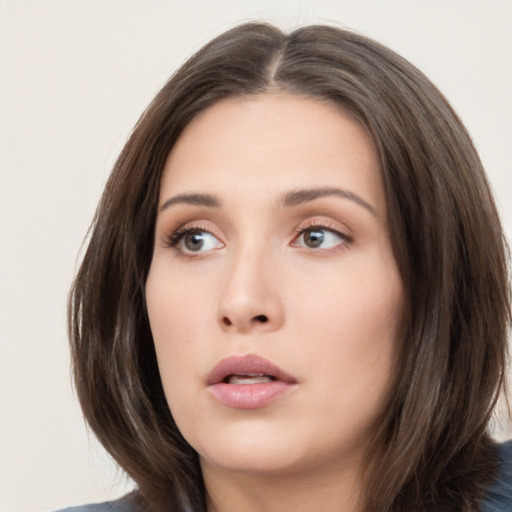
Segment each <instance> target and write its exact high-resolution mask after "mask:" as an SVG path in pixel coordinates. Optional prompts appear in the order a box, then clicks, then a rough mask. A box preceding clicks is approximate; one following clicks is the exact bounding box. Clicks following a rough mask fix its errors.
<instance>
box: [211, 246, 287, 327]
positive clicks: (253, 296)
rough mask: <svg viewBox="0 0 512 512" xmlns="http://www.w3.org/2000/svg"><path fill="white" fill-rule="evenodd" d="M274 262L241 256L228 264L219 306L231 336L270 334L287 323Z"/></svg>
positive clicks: (220, 319)
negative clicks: (256, 332) (258, 333)
mask: <svg viewBox="0 0 512 512" xmlns="http://www.w3.org/2000/svg"><path fill="white" fill-rule="evenodd" d="M276 274H277V269H276V266H275V262H273V261H272V260H271V259H270V258H265V257H262V256H261V255H259V256H258V255H256V254H254V253H253V254H250V255H247V253H245V254H239V255H238V256H236V257H234V261H232V262H231V263H230V264H229V268H228V271H227V277H226V279H225V283H224V288H223V290H221V295H220V299H219V306H218V321H219V323H220V326H221V328H222V329H223V330H224V331H228V332H238V333H249V332H253V331H260V332H271V331H275V330H277V329H279V328H280V327H281V326H282V324H283V323H284V307H283V306H284V305H283V301H282V296H281V293H280V290H279V284H278V280H277V275H276Z"/></svg>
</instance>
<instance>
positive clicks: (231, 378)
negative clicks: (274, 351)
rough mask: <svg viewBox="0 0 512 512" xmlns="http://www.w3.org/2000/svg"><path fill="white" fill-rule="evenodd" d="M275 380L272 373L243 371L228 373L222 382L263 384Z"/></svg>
mask: <svg viewBox="0 0 512 512" xmlns="http://www.w3.org/2000/svg"><path fill="white" fill-rule="evenodd" d="M274 380H277V379H276V378H275V377H274V376H272V375H263V374H261V373H243V374H237V375H228V376H227V377H226V378H225V379H224V380H223V381H222V382H225V383H227V384H265V383H267V382H272V381H274Z"/></svg>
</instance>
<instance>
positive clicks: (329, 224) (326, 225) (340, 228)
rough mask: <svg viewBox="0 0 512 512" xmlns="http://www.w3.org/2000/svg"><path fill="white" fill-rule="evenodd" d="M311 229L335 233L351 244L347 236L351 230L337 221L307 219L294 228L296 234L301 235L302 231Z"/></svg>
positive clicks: (350, 238) (350, 236) (350, 237)
mask: <svg viewBox="0 0 512 512" xmlns="http://www.w3.org/2000/svg"><path fill="white" fill-rule="evenodd" d="M311 228H318V229H325V230H328V231H332V232H334V233H337V234H338V235H340V236H341V237H343V238H346V239H347V240H348V241H350V242H352V235H349V234H348V233H347V232H352V230H351V229H350V228H349V227H348V226H346V225H344V224H342V223H340V222H337V221H333V220H329V219H326V218H313V219H307V220H305V221H303V222H301V223H300V224H299V225H298V226H297V227H296V228H295V232H296V233H302V232H303V231H305V230H307V229H311Z"/></svg>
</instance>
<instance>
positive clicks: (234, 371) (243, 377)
mask: <svg viewBox="0 0 512 512" xmlns="http://www.w3.org/2000/svg"><path fill="white" fill-rule="evenodd" d="M275 381H282V382H285V383H287V384H296V383H297V380H296V379H295V378H294V377H293V376H291V375H289V374H288V373H286V372H285V371H284V370H282V369H281V368H279V366H277V365H275V364H274V363H271V362H270V361H268V360H267V359H264V358H263V357H260V356H257V355H255V354H247V355H243V356H230V357H227V358H225V359H222V360H221V361H220V362H219V363H218V364H217V365H216V366H215V368H214V369H213V370H212V371H211V372H210V374H209V375H208V380H207V384H208V386H212V385H214V384H219V383H222V382H224V383H226V384H241V385H244V384H264V383H268V382H275Z"/></svg>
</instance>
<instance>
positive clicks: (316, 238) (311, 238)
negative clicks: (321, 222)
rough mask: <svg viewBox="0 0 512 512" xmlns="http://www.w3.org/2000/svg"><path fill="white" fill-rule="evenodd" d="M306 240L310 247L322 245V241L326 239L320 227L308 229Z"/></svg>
mask: <svg viewBox="0 0 512 512" xmlns="http://www.w3.org/2000/svg"><path fill="white" fill-rule="evenodd" d="M304 241H305V243H306V245H307V246H308V247H311V248H316V247H320V245H322V242H323V241H324V234H323V232H322V231H321V230H319V229H316V230H314V231H307V232H306V235H305V240H304Z"/></svg>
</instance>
